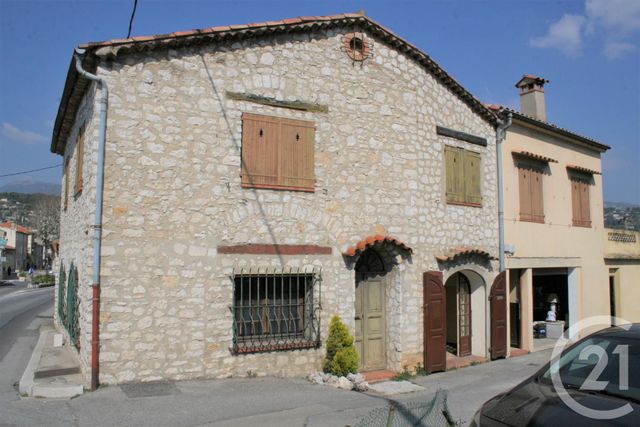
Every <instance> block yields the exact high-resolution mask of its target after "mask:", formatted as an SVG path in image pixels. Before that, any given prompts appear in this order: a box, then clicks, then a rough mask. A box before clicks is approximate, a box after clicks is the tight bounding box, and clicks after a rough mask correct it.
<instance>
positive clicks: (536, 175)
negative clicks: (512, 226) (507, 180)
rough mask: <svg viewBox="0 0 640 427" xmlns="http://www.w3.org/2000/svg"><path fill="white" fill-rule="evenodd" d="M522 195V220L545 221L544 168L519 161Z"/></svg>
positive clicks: (519, 182)
mask: <svg viewBox="0 0 640 427" xmlns="http://www.w3.org/2000/svg"><path fill="white" fill-rule="evenodd" d="M518 184H519V190H520V191H519V196H520V221H527V222H539V223H544V203H543V199H542V169H541V168H540V167H538V166H534V165H531V164H526V163H518Z"/></svg>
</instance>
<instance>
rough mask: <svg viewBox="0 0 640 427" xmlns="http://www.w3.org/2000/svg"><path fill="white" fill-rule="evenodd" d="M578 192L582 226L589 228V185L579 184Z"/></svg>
mask: <svg viewBox="0 0 640 427" xmlns="http://www.w3.org/2000/svg"><path fill="white" fill-rule="evenodd" d="M580 184H581V185H580V186H581V187H582V188H581V191H580V212H581V214H582V215H581V216H582V225H583V226H584V227H591V210H590V209H589V184H588V183H587V182H581V183H580Z"/></svg>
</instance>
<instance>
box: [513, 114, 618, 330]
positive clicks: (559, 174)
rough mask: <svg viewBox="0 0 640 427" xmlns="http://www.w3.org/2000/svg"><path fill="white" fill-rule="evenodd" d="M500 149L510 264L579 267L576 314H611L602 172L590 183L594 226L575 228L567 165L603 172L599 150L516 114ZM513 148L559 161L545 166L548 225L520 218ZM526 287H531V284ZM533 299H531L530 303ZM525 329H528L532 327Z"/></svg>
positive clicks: (583, 316)
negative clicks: (587, 146) (606, 261)
mask: <svg viewBox="0 0 640 427" xmlns="http://www.w3.org/2000/svg"><path fill="white" fill-rule="evenodd" d="M502 150H503V151H502V158H503V162H502V163H503V176H504V184H503V188H504V201H505V202H504V212H505V244H506V245H513V246H514V247H515V252H514V254H513V255H511V256H507V257H506V267H507V268H508V269H516V268H518V269H531V268H558V267H560V268H562V267H567V268H575V269H576V271H575V273H574V274H576V276H575V277H576V282H577V283H576V292H577V295H578V300H577V301H576V303H577V311H578V313H577V316H576V315H575V314H576V313H571V311H570V313H569V314H570V316H571V317H572V319H573V320H579V319H583V318H585V317H589V316H595V315H607V316H608V315H609V292H608V275H607V269H606V266H605V264H604V259H603V252H604V247H603V241H602V235H603V233H604V213H603V196H602V175H593V185H591V186H590V191H589V202H590V214H591V227H589V228H586V227H575V226H573V225H572V200H571V184H570V180H569V175H568V172H567V169H566V167H567V165H578V166H582V167H584V168H588V169H591V170H596V171H602V166H601V159H600V153H599V152H597V151H594V150H592V149H588V148H585V147H582V146H579V145H577V144H575V143H571V142H569V141H567V140H566V139H564V138H562V137H560V136H556V135H552V134H550V133H548V132H545V131H543V130H541V129H539V128H538V129H534V128H532V127H531V126H529V125H526V124H524V123H522V122H519V121H517V120H516V119H514V123H513V126H511V127H510V128H509V129H508V131H507V136H506V139H505V142H504V143H503V144H502ZM513 151H516V152H519V151H527V152H531V153H534V154H537V155H542V156H545V157H549V158H552V159H554V160H557V163H554V162H549V163H548V164H547V167H546V168H545V169H544V174H543V205H544V214H545V221H544V224H539V223H533V222H524V221H520V220H519V211H520V199H519V182H518V168H517V167H516V164H517V160H518V158H517V157H516V156H513V155H512V152H513ZM525 277H529V276H525ZM526 289H528V290H529V291H531V289H530V286H526ZM525 299H526V298H525ZM531 303H532V302H531V301H527V304H528V305H530V304H531ZM524 309H526V307H525V308H524ZM574 311H575V310H574ZM573 320H572V322H573ZM529 329H530V328H529ZM527 332H528V333H530V332H529V330H528V329H527ZM525 341H527V340H526V337H525Z"/></svg>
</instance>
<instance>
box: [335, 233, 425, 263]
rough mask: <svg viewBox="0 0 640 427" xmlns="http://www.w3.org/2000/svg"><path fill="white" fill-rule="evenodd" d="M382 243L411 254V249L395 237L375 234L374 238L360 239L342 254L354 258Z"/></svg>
mask: <svg viewBox="0 0 640 427" xmlns="http://www.w3.org/2000/svg"><path fill="white" fill-rule="evenodd" d="M383 243H388V244H391V245H394V246H397V247H398V248H400V249H402V250H405V251H407V252H410V253H411V252H413V249H411V248H410V247H409V246H407V245H406V244H404V243H402V242H401V241H400V240H398V239H396V238H395V237H391V236H383V235H380V234H376V235H375V236H369V237H367V238H365V239H362V240H360V241H359V242H358V243H356V244H355V245H353V246H351V247H349V248H348V249H347V250H346V251H345V252H344V255H346V256H349V257H354V256H356V255H359V254H360V253H361V252H364V251H365V250H367V249H368V248H370V247H372V246H375V245H377V244H383Z"/></svg>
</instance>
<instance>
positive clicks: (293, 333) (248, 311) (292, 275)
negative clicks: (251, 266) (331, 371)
mask: <svg viewBox="0 0 640 427" xmlns="http://www.w3.org/2000/svg"><path fill="white" fill-rule="evenodd" d="M233 284H234V290H233V306H232V311H233V319H234V322H233V349H232V350H233V352H234V353H257V352H265V351H279V350H295V349H303V348H316V347H319V346H320V333H319V331H320V320H319V316H318V310H319V301H320V271H319V270H317V269H316V270H311V271H307V270H304V269H292V270H286V271H279V272H278V271H273V272H268V271H252V270H249V271H247V270H241V271H238V272H236V273H235V274H234V276H233Z"/></svg>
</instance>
